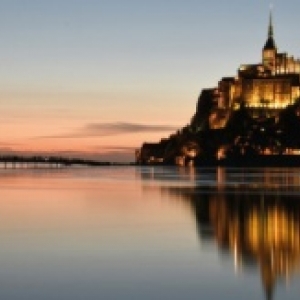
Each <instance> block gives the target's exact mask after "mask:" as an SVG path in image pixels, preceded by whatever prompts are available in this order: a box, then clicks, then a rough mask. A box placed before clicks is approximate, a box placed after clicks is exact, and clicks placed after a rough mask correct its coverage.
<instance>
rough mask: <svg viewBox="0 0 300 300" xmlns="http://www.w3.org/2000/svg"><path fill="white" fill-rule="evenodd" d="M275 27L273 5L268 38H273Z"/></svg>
mask: <svg viewBox="0 0 300 300" xmlns="http://www.w3.org/2000/svg"><path fill="white" fill-rule="evenodd" d="M273 35H274V29H273V17H272V7H271V8H270V18H269V31H268V38H273Z"/></svg>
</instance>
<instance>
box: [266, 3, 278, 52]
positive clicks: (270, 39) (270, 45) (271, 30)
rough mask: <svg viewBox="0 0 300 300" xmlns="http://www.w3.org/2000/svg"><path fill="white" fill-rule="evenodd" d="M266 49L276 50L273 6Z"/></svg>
mask: <svg viewBox="0 0 300 300" xmlns="http://www.w3.org/2000/svg"><path fill="white" fill-rule="evenodd" d="M264 50H276V44H275V41H274V27H273V16H272V7H270V17H269V28H268V39H267V41H266V44H265V46H264Z"/></svg>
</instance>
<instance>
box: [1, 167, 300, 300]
mask: <svg viewBox="0 0 300 300" xmlns="http://www.w3.org/2000/svg"><path fill="white" fill-rule="evenodd" d="M0 225H1V226H0V299H4V300H11V299H20V300H21V299H22V300H24V299H30V300H32V299H46V300H47V299H53V300H54V299H56V300H57V299H64V300H68V299H72V300H77V299H78V300H82V299H104V300H106V299H108V300H109V299H122V300H123V299H130V300H134V299H151V300H152V299H172V300H174V299H210V300H214V299H243V300H247V299H249V300H250V299H251V300H252V299H286V300H288V299H299V296H300V276H299V270H300V169H245V170H241V169H239V170H238V169H222V168H219V169H197V170H195V169H178V168H134V167H123V168H121V167H103V168H98V169H66V170H48V171H47V170H3V169H2V170H0Z"/></svg>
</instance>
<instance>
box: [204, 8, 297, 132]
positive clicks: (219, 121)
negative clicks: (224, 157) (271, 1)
mask: <svg viewBox="0 0 300 300" xmlns="http://www.w3.org/2000/svg"><path fill="white" fill-rule="evenodd" d="M207 93H210V94H211V97H213V103H214V111H215V113H216V114H217V113H218V116H219V117H217V118H211V121H210V123H211V128H215V129H217V128H222V127H223V126H224V124H225V123H226V121H227V118H226V114H224V111H227V112H228V110H234V109H238V108H239V106H240V105H241V103H243V105H245V107H247V108H249V110H251V112H252V115H253V116H255V115H258V114H259V111H261V109H264V110H267V111H268V112H269V113H270V114H273V115H276V113H278V111H280V110H281V109H283V108H285V107H287V106H288V105H290V104H293V103H294V101H295V100H296V99H297V98H299V96H300V60H299V59H295V58H294V57H293V56H289V55H288V54H287V53H280V52H278V49H277V46H276V43H275V40H274V29H273V22H272V12H270V20H269V28H268V37H267V41H266V43H265V45H264V47H263V49H262V59H261V62H260V63H258V64H247V65H241V66H240V67H239V69H238V72H237V75H236V77H225V78H222V79H221V81H220V82H219V84H218V87H216V88H214V89H209V90H204V91H202V93H201V95H200V98H199V102H201V101H205V99H203V98H205V97H206V98H207ZM199 105H200V103H198V106H199ZM222 111H223V118H222V113H220V112H222ZM212 115H214V114H212ZM220 116H221V117H220Z"/></svg>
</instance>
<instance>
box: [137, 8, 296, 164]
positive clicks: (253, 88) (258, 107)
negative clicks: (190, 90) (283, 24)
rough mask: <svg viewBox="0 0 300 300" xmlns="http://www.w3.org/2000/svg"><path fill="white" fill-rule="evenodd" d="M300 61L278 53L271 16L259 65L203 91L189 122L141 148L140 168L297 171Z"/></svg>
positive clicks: (252, 65) (252, 66)
mask: <svg viewBox="0 0 300 300" xmlns="http://www.w3.org/2000/svg"><path fill="white" fill-rule="evenodd" d="M299 132H300V60H299V59H295V58H294V57H293V56H290V55H288V54H287V53H281V52H279V51H278V50H277V46H276V43H275V39H274V28H273V21H272V12H270V20H269V28H268V35H267V40H266V42H265V44H264V46H263V48H262V55H261V61H260V62H259V63H256V64H247V65H244V64H243V65H241V66H240V67H239V68H238V71H237V74H236V76H235V77H223V78H222V79H221V80H220V81H219V82H218V85H217V86H216V87H214V88H208V89H203V90H202V91H201V93H200V96H199V98H198V102H197V109H196V113H195V114H194V116H193V117H192V119H191V122H190V123H189V124H188V125H187V126H185V127H183V128H182V129H181V130H178V131H177V132H176V133H174V134H171V135H170V136H169V137H168V138H164V139H161V141H160V142H159V143H156V144H149V143H144V144H143V145H142V147H141V149H139V150H138V151H137V153H136V161H137V163H140V164H176V165H182V166H184V165H197V166H205V165H218V164H221V165H222V164H225V165H226V164H227V165H230V166H238V165H251V166H252V165H253V164H254V165H257V166H262V165H268V166H273V165H295V164H296V165H298V166H300V135H299Z"/></svg>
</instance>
